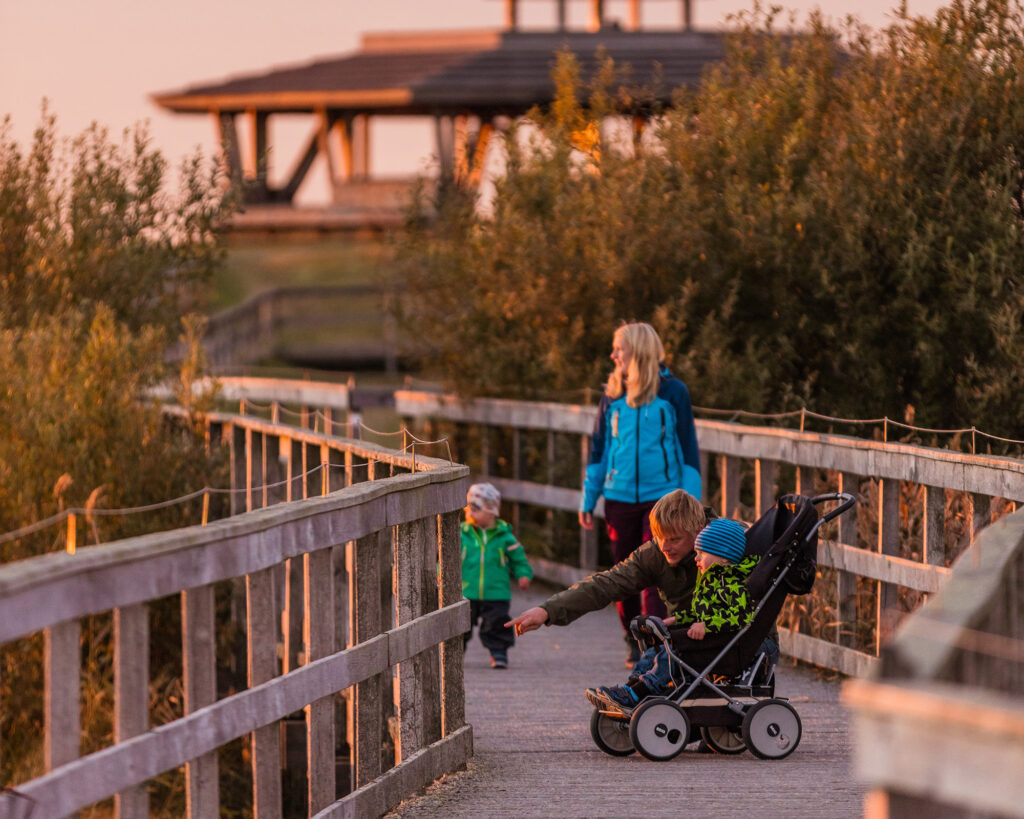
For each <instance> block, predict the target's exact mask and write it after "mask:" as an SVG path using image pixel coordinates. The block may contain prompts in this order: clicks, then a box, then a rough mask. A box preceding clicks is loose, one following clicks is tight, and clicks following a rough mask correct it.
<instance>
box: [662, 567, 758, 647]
mask: <svg viewBox="0 0 1024 819" xmlns="http://www.w3.org/2000/svg"><path fill="white" fill-rule="evenodd" d="M759 560H760V558H759V557H758V556H757V555H748V556H747V557H745V558H743V559H742V560H741V561H740V562H739V563H716V564H715V565H714V566H709V567H708V570H707V571H706V572H704V573H702V574H700V575H699V576H698V577H697V587H696V588H695V589H694V592H693V602H692V604H691V605H690V607H689V609H680V610H677V611H676V612H675V617H676V623H677V624H679V625H680V626H689V625H690V624H691V623H698V622H700V623H703V624H704V626H705V628H706V629H707V632H708V634H720V633H722V632H726V631H739V630H740V629H741V628H743V627H744V626H745V625H746V624H747V623H749V622H750V618H751V617H752V615H753V614H754V600H753V599H752V598H751V596H750V593H749V592H748V591H747V586H746V580H747V578H748V577H749V576H750V573H751V572H752V571H753V570H754V567H755V566H756V565H757V563H758V561H759Z"/></svg>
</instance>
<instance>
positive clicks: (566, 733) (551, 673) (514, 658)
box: [389, 587, 864, 819]
mask: <svg viewBox="0 0 1024 819" xmlns="http://www.w3.org/2000/svg"><path fill="white" fill-rule="evenodd" d="M545 592H546V590H545V589H544V588H543V587H535V588H532V589H531V590H530V591H528V592H526V593H521V592H516V595H515V597H514V598H513V601H512V613H513V614H517V613H519V612H521V611H522V610H523V609H525V608H527V607H529V606H531V605H536V603H538V602H540V601H541V600H543V599H544V595H545ZM624 654H625V643H624V642H623V640H622V637H621V628H620V627H619V624H618V618H617V617H616V614H615V611H614V609H613V608H610V607H609V608H608V609H605V610H604V611H600V612H593V613H591V614H588V615H586V616H585V617H583V618H582V619H581V620H578V621H576V622H575V623H574V624H572V625H571V626H569V627H566V628H554V627H552V628H542V629H540V630H539V631H535V632H531V633H530V634H527V635H525V636H524V637H521V638H519V640H518V642H517V644H516V646H515V647H514V648H513V649H512V651H511V652H510V656H509V660H510V668H509V669H508V670H507V671H496V670H494V669H492V668H491V667H490V662H489V657H488V654H487V651H486V650H485V649H484V648H483V646H481V645H480V642H479V640H478V639H477V638H476V636H474V638H473V641H472V642H471V643H470V644H469V647H468V649H467V652H466V712H467V719H468V720H469V722H471V723H472V725H473V734H474V748H475V755H474V758H473V760H472V761H471V763H470V765H469V769H468V770H467V771H465V772H460V773H456V774H452V775H449V776H447V777H445V778H444V779H443V780H441V782H439V783H438V784H436V785H434V786H432V787H431V788H430V789H429V790H428V791H427V793H426V794H425V795H422V796H419V797H416V798H414V799H409V800H406V801H405V802H403V803H402V804H401V805H399V807H398V808H397V809H396V810H395V811H393V812H392V813H391V814H389V816H392V817H396V819H397V818H399V817H400V818H401V819H413V817H438V816H443V817H446V819H454V817H474V819H475V818H476V817H552V816H557V817H562V819H568V818H569V817H596V816H637V815H643V816H645V817H660V816H664V817H679V816H687V815H694V816H715V817H729V816H736V817H751V816H756V817H775V816H779V817H782V816H785V817H820V816H829V817H833V819H834V818H835V817H855V816H858V817H859V816H861V815H862V799H863V796H864V789H863V788H862V787H860V786H859V785H858V784H857V783H856V782H854V781H853V777H852V759H851V756H852V745H851V738H850V736H849V733H848V717H847V714H846V712H845V710H844V709H843V707H842V706H841V705H840V704H839V702H838V699H839V684H838V683H836V682H827V681H824V680H822V679H821V678H820V677H819V675H817V674H816V673H814V672H810V671H805V670H802V669H797V668H795V667H794V666H793V665H792V664H791V663H789V662H787V661H786V660H785V659H784V660H783V661H782V662H781V663H780V666H779V669H778V671H779V679H778V685H777V687H776V691H777V692H778V694H779V695H780V696H785V697H789V698H790V699H791V701H792V702H793V704H794V706H795V707H796V709H797V711H798V712H799V714H800V718H801V720H802V722H803V738H802V740H801V742H800V746H799V747H798V748H797V750H796V751H795V752H794V753H793V754H792V755H791V756H789V757H788V758H786V759H783V760H780V761H766V760H760V759H757V758H756V757H754V756H753V755H752V754H750V753H749V752H747V753H744V754H741V755H738V756H718V755H715V754H701V753H697V752H696V748H697V746H696V745H691V746H689V748H688V750H687V751H685V752H684V753H683V754H681V755H680V756H679V757H677V758H676V759H674V760H672V761H670V762H662V763H656V762H651V761H649V760H647V759H644V758H643V757H642V756H640V755H639V754H633V755H632V756H630V757H625V758H614V757H611V756H608V755H606V754H604V753H602V752H601V751H600V750H598V749H597V747H596V746H595V745H594V743H593V741H592V740H591V738H590V730H589V719H590V714H591V712H592V708H591V706H590V704H589V703H588V702H587V701H586V700H585V699H584V697H583V689H584V688H586V687H587V686H588V685H595V684H611V683H618V682H622V681H623V680H624V679H625V675H626V673H627V672H626V671H625V669H624V667H623V659H624Z"/></svg>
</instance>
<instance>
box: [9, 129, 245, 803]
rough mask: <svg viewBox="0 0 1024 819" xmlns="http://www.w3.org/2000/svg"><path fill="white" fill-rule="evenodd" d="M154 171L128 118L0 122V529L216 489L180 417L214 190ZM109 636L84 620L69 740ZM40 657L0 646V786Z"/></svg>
mask: <svg viewBox="0 0 1024 819" xmlns="http://www.w3.org/2000/svg"><path fill="white" fill-rule="evenodd" d="M165 175H166V164H165V162H164V160H163V158H162V157H161V155H160V154H159V152H157V151H155V150H154V149H152V147H151V146H150V144H149V140H148V137H147V135H146V134H145V131H143V130H141V129H140V130H137V131H136V132H134V133H133V134H130V135H126V137H125V140H124V142H123V143H122V144H121V145H113V144H111V143H109V142H108V141H107V136H106V133H105V132H104V131H103V130H102V129H100V128H98V127H96V126H94V127H93V128H91V129H89V130H88V131H86V132H85V133H84V134H83V135H82V136H80V137H78V138H77V139H74V140H71V141H69V142H62V141H59V140H58V139H57V136H56V124H55V120H54V118H53V117H52V116H49V115H48V114H46V112H45V110H44V117H43V122H42V124H41V126H40V128H39V129H38V130H37V132H36V135H35V139H34V141H33V143H32V145H31V147H30V150H29V151H28V153H27V154H23V153H22V152H21V150H20V149H19V147H18V145H17V144H16V143H15V142H14V141H13V140H12V139H11V138H10V136H9V123H8V122H7V121H5V122H4V123H3V124H2V126H0V534H2V533H6V532H9V531H11V530H14V529H18V528H20V527H22V526H26V525H28V524H31V523H35V522H37V521H40V520H42V519H45V518H48V517H50V516H52V515H54V514H56V513H59V512H61V511H62V510H65V509H68V508H70V507H82V508H85V509H87V510H102V509H121V508H127V507H137V506H145V505H150V504H158V503H160V502H162V501H167V500H171V499H174V498H177V497H180V496H182V495H185V494H187V493H190V492H192V491H193V490H196V489H199V488H202V487H203V486H206V485H212V486H225V485H226V484H227V480H228V479H227V470H226V458H225V457H224V453H223V452H222V451H220V450H218V449H214V450H213V451H209V450H208V447H207V444H206V441H205V440H204V435H203V430H202V428H201V427H200V426H199V424H198V422H197V419H198V415H197V413H198V412H199V411H201V410H203V409H204V407H205V406H206V405H207V404H208V402H209V401H210V400H211V398H212V397H211V396H199V397H198V398H194V397H193V396H192V394H191V389H190V384H191V380H192V378H193V377H196V376H199V375H201V374H202V373H203V370H204V362H203V360H202V355H201V348H200V347H199V345H198V340H199V338H200V336H201V322H200V321H199V320H198V318H196V317H195V316H194V315H188V314H187V311H189V310H191V309H193V308H194V307H196V306H197V305H198V304H199V303H200V301H201V300H202V299H203V298H204V296H205V290H206V287H207V284H208V281H209V278H210V275H211V273H212V271H213V270H214V269H215V267H216V266H217V265H218V264H219V263H220V260H221V257H222V249H221V242H220V239H219V236H218V234H217V231H216V225H217V223H218V221H219V220H220V219H222V218H223V216H224V215H225V214H226V213H227V211H228V208H230V207H231V201H230V199H229V198H228V197H226V196H225V195H224V193H223V192H222V190H221V187H220V180H219V175H218V173H217V172H216V170H215V166H211V169H210V170H209V171H207V170H204V163H203V162H202V161H201V159H200V158H198V157H196V158H193V159H191V160H189V161H187V162H186V163H185V164H184V165H183V167H182V171H181V180H182V182H181V190H180V192H179V194H178V195H177V196H171V195H168V194H167V193H165V186H166V180H165ZM179 332H180V333H182V340H183V341H184V342H185V346H186V348H187V349H188V350H189V352H188V354H187V356H186V360H185V363H184V365H183V367H182V371H181V379H182V380H181V381H180V383H181V384H182V385H184V384H185V383H186V382H187V383H188V384H189V389H187V390H186V389H184V386H183V387H182V389H181V390H180V393H181V396H180V397H181V399H182V400H181V403H182V406H183V407H185V409H186V416H185V417H184V418H183V419H178V420H171V419H168V418H167V417H165V416H164V414H163V413H162V412H161V409H160V406H159V405H158V404H157V402H156V401H155V400H153V399H151V398H149V397H147V396H148V393H147V391H148V390H149V388H151V387H153V386H155V385H156V384H157V383H159V382H162V381H164V380H165V379H166V378H167V377H168V373H167V372H166V370H165V366H164V352H165V350H166V347H167V343H168V340H169V339H170V338H171V337H172V334H173V335H176V334H178V333H179ZM200 503H201V501H196V502H195V503H192V504H191V505H189V506H180V505H178V506H170V507H167V508H162V509H157V510H154V511H151V512H147V513H145V514H132V515H123V516H117V517H113V516H104V515H100V514H95V515H89V516H88V519H87V520H86V521H84V522H83V524H84V525H82V526H80V527H79V528H78V530H77V531H78V544H79V546H80V547H82V546H91V545H92V544H94V543H103V542H107V541H111V540H115V539H118V538H123V537H127V536H131V535H137V534H143V533H146V532H152V531H158V530H164V529H170V528H175V527H178V526H182V525H185V524H192V523H197V522H198V521H199V519H200V517H199V516H200V509H201V507H200ZM218 511H219V510H218V509H216V508H214V509H213V510H212V516H213V517H216V516H218ZM65 531H66V530H65V527H64V526H63V525H61V526H58V527H56V528H49V529H44V530H42V531H41V532H39V533H37V534H33V535H29V536H27V537H23V538H20V539H18V540H13V541H6V542H4V543H0V562H7V561H11V560H17V559H20V558H24V557H28V556H30V555H33V554H38V553H41V552H45V551H53V550H55V549H60V548H63V546H64V536H65ZM173 603H174V605H172V606H168V605H167V604H166V602H165V603H156V604H154V605H152V606H151V607H150V616H151V626H152V628H153V633H154V634H158V635H159V634H164V635H166V634H167V632H168V629H167V625H168V623H169V622H170V621H171V620H172V619H173V615H174V613H175V612H177V611H178V608H177V606H178V603H177V601H173ZM110 634H111V626H110V615H109V614H106V615H99V616H97V617H95V618H86V619H85V620H84V621H83V632H82V679H83V700H82V702H83V709H82V734H83V737H82V739H83V748H84V749H85V751H86V752H89V751H92V750H96V749H97V748H100V747H103V746H104V745H106V744H108V743H109V742H110V735H111V731H112V724H113V723H112V718H113V715H112V708H111V702H112V691H113V678H112V671H111V637H110ZM174 646H175V642H174V641H173V639H172V640H169V641H161V640H158V641H157V642H156V643H155V644H154V648H153V651H152V658H153V663H152V668H153V685H154V688H153V690H154V692H157V693H159V692H161V691H163V690H164V689H165V688H168V687H170V686H173V684H174V683H175V681H176V680H177V679H178V677H179V676H180V667H181V663H180V657H178V656H176V655H174V651H173V647H174ZM168 647H170V654H168ZM42 668H43V659H42V640H41V639H40V635H33V636H31V637H29V638H26V639H25V640H21V641H18V642H16V643H13V644H11V645H8V646H4V647H3V648H2V651H0V670H2V673H0V677H2V690H0V702H2V703H3V705H4V707H3V712H2V713H0V721H2V729H3V730H2V731H0V736H2V740H3V741H2V743H0V746H2V747H0V760H2V768H0V779H2V780H3V781H4V782H10V783H17V782H21V781H24V780H25V779H28V778H31V777H32V776H37V775H39V774H40V773H42V770H41V767H40V766H41V764H42V753H41V751H42V734H41V731H40V728H39V726H40V724H41V719H42V696H41V692H42V688H43V686H42ZM172 790H173V789H172ZM172 796H173V794H172ZM171 812H172V813H173V812H174V811H171Z"/></svg>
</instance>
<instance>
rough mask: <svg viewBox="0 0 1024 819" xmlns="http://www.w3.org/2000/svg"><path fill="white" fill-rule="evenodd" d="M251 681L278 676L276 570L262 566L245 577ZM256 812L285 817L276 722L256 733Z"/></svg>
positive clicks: (259, 816)
mask: <svg viewBox="0 0 1024 819" xmlns="http://www.w3.org/2000/svg"><path fill="white" fill-rule="evenodd" d="M245 591H246V596H245V599H246V613H247V615H248V617H247V620H248V623H249V629H248V631H247V635H246V636H247V637H248V642H247V647H248V649H249V651H248V657H249V664H248V683H249V688H254V687H256V686H257V685H259V684H260V683H264V682H267V681H268V680H270V679H272V678H273V677H275V676H276V675H277V628H276V625H275V620H276V614H275V613H276V608H277V606H276V605H275V602H276V597H277V596H276V594H275V593H274V569H273V567H271V568H268V569H261V570H260V571H257V572H253V573H252V574H249V575H246V577H245ZM251 736H252V745H251V748H252V793H253V815H254V816H255V817H256V819H272V818H273V817H280V816H281V734H280V729H279V727H278V724H277V723H276V722H274V723H271V724H270V725H264V726H262V727H260V728H257V729H256V730H255V731H253V732H252V735H251Z"/></svg>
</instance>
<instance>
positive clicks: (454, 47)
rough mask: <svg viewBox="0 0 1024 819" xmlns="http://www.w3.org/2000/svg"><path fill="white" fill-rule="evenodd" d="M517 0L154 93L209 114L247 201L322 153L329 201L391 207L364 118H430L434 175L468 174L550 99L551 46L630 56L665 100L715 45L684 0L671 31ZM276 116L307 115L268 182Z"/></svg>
mask: <svg viewBox="0 0 1024 819" xmlns="http://www.w3.org/2000/svg"><path fill="white" fill-rule="evenodd" d="M519 2H520V0H504V11H505V21H504V22H505V25H504V28H503V29H500V30H486V31H481V30H475V31H474V30H470V31H425V32H417V33H386V34H365V35H364V36H363V38H362V43H361V47H360V48H359V50H358V51H356V52H355V53H351V54H346V55H342V56H339V57H336V58H330V59H323V60H318V61H316V62H311V63H308V64H304V65H296V66H291V67H285V68H278V69H273V70H269V71H263V72H258V73H253V74H249V75H244V76H240V77H237V78H233V79H229V80H226V81H223V82H211V83H203V84H200V85H194V86H191V87H188V88H185V89H184V90H180V91H174V92H166V93H159V94H156V95H154V97H153V99H154V100H155V102H156V103H157V104H158V105H160V106H161V107H163V108H165V109H167V110H169V111H173V112H176V113H183V114H204V115H206V116H210V117H212V119H213V121H214V123H215V126H216V128H217V134H218V137H219V142H220V144H221V145H223V146H224V148H225V151H226V156H227V160H228V163H229V167H230V168H231V170H232V172H233V173H235V174H238V175H244V176H245V177H246V178H247V179H248V180H249V182H250V183H251V184H250V185H249V188H248V190H249V194H248V197H249V201H250V203H251V204H265V205H272V204H277V205H290V204H291V203H292V202H293V201H294V197H295V194H296V192H297V191H298V190H299V188H300V186H301V185H302V184H303V182H304V181H305V180H306V178H307V175H308V174H309V171H310V168H311V167H312V165H313V163H314V161H315V160H316V159H317V157H318V156H322V157H323V158H324V160H325V161H326V168H327V173H328V175H329V179H330V189H331V202H332V204H333V205H334V206H335V209H336V210H349V211H352V212H357V213H358V212H361V213H363V214H370V213H374V212H377V213H378V214H379V213H380V212H382V211H387V210H389V209H390V210H391V211H393V212H395V213H397V209H396V207H395V206H396V204H397V203H398V201H399V200H400V199H401V198H402V196H404V195H405V194H406V192H407V191H408V186H409V182H408V180H403V181H402V182H401V183H397V184H396V183H395V182H394V181H387V180H374V179H371V178H370V153H371V125H372V122H373V120H374V119H376V118H378V117H409V116H416V117H429V118H431V119H432V120H433V124H434V128H433V131H434V139H435V154H436V158H437V164H438V168H439V173H440V175H441V176H442V177H447V178H453V179H455V180H457V181H459V182H460V183H462V184H476V183H477V182H478V181H479V179H480V174H481V169H482V166H483V162H484V158H485V155H486V151H487V146H488V141H489V139H490V137H491V136H492V134H493V133H494V131H495V129H500V128H501V127H503V125H504V124H506V123H507V122H508V121H509V120H510V119H513V118H515V117H519V116H521V115H523V114H524V113H525V112H526V111H528V110H529V109H530V108H531V107H532V106H533V105H535V104H538V103H544V102H547V101H549V100H550V99H551V97H552V92H553V84H552V80H551V76H550V74H551V68H552V65H553V63H554V55H555V52H556V51H558V50H559V49H566V48H567V49H569V50H571V51H572V52H573V53H574V54H575V55H576V56H577V58H578V59H579V61H580V63H581V66H582V67H583V71H584V73H585V74H586V73H587V72H588V71H589V70H591V69H592V68H593V67H594V65H595V64H596V54H597V53H598V50H599V49H602V48H603V49H604V50H605V51H607V53H608V54H609V55H610V56H611V57H612V58H613V59H614V60H615V62H616V64H617V65H624V64H625V65H628V66H630V69H631V80H632V81H633V82H635V83H637V84H649V83H651V82H652V81H653V79H654V78H656V77H657V78H660V79H659V83H658V87H659V89H661V91H662V94H663V99H664V101H665V102H669V101H670V95H671V92H672V89H674V88H677V87H679V86H681V85H690V84H693V83H695V82H696V81H697V80H698V79H699V78H700V75H701V73H702V71H703V69H704V67H705V66H706V65H707V64H708V63H709V62H713V61H716V60H718V59H720V58H721V56H722V54H723V51H724V46H723V41H722V36H721V34H719V33H715V32H697V31H693V30H692V29H691V28H690V4H689V0H681V2H680V5H681V10H682V20H681V25H680V27H679V28H677V29H672V30H645V29H643V28H642V26H641V23H640V0H629V4H628V13H627V18H626V20H625V24H624V25H623V24H621V23H619V22H616V23H609V22H608V20H607V19H606V18H605V6H604V2H603V0H587V2H588V3H589V4H590V8H589V11H590V15H589V20H588V25H587V27H586V29H584V30H571V29H569V28H568V27H567V25H566V3H567V0H553V2H554V3H555V4H556V11H557V14H556V20H557V24H556V26H555V28H554V29H553V30H550V31H535V30H523V29H522V28H521V27H520V26H519V8H518V3H519ZM280 114H305V115H309V116H310V117H311V118H312V122H313V124H312V128H311V132H310V134H309V136H308V139H307V140H306V144H305V146H304V148H303V149H302V150H301V151H300V153H299V155H298V156H297V157H296V158H295V160H294V164H293V165H292V170H291V172H290V173H289V174H288V175H287V178H286V181H285V182H284V183H283V184H281V185H279V186H277V187H272V186H271V185H270V184H269V182H268V177H267V173H266V169H265V164H264V163H263V162H261V161H260V158H261V157H265V156H266V154H267V151H268V149H269V148H270V145H269V144H268V128H267V124H268V121H269V119H270V118H271V117H272V116H275V115H280ZM240 117H244V118H245V119H246V120H247V123H246V124H247V126H248V127H247V128H246V129H245V132H246V134H247V135H248V138H247V139H246V141H245V142H244V143H241V142H240V141H239V137H238V133H239V131H238V128H237V122H238V119H239V118H240ZM250 210H254V209H250ZM257 210H258V209H257ZM274 210H275V211H276V212H277V213H279V214H280V213H281V212H282V209H281V208H280V207H278V208H274ZM284 210H287V208H285V209H284ZM357 221H358V219H357Z"/></svg>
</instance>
